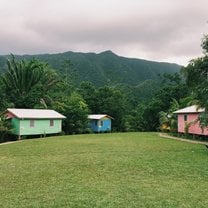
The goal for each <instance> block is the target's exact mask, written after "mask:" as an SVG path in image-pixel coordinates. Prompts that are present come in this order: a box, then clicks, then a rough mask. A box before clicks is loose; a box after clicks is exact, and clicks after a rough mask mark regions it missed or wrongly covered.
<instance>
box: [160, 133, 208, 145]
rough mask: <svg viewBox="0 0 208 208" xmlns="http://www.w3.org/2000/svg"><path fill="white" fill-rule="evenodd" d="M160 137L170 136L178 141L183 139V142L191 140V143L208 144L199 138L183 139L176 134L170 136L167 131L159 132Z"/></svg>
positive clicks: (169, 137)
mask: <svg viewBox="0 0 208 208" xmlns="http://www.w3.org/2000/svg"><path fill="white" fill-rule="evenodd" d="M159 136H160V137H164V138H168V139H175V140H178V141H182V142H189V143H193V144H204V145H208V142H202V141H197V140H190V139H182V138H179V137H175V136H170V135H168V134H166V133H159Z"/></svg>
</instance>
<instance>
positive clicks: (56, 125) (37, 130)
mask: <svg viewBox="0 0 208 208" xmlns="http://www.w3.org/2000/svg"><path fill="white" fill-rule="evenodd" d="M6 117H7V118H8V119H11V124H12V133H13V134H15V135H17V136H18V137H19V139H20V138H21V136H23V135H45V134H55V133H59V132H61V131H62V119H64V118H65V116H63V115H62V114H60V113H58V112H56V111H54V110H48V109H16V108H8V109H7V111H6Z"/></svg>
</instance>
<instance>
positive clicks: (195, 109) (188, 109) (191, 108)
mask: <svg viewBox="0 0 208 208" xmlns="http://www.w3.org/2000/svg"><path fill="white" fill-rule="evenodd" d="M204 110H205V109H204V108H198V106H197V105H192V106H189V107H186V108H183V109H180V110H177V111H175V112H173V113H201V112H204Z"/></svg>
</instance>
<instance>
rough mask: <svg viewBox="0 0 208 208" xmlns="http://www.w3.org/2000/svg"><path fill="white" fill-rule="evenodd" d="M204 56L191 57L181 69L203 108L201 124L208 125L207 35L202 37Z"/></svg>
mask: <svg viewBox="0 0 208 208" xmlns="http://www.w3.org/2000/svg"><path fill="white" fill-rule="evenodd" d="M201 46H202V49H203V50H204V56H203V57H199V58H196V59H193V60H192V61H190V63H189V64H188V66H187V67H184V68H183V69H182V72H183V74H184V75H185V78H186V82H187V85H188V86H189V88H190V89H191V90H192V93H193V96H194V98H195V99H196V100H197V101H198V102H197V104H198V106H199V107H204V108H205V113H204V115H203V116H202V120H203V122H201V124H203V126H207V125H208V35H205V36H204V38H203V39H202V44H201Z"/></svg>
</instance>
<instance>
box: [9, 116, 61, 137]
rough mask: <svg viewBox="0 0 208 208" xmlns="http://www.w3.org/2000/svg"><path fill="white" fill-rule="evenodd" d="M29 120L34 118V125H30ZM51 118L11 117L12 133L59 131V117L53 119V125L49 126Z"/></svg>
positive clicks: (26, 133)
mask: <svg viewBox="0 0 208 208" xmlns="http://www.w3.org/2000/svg"><path fill="white" fill-rule="evenodd" d="M30 120H34V127H31V126H30ZM50 120H51V119H18V118H13V119H12V125H13V127H14V129H13V131H12V132H13V133H14V134H16V135H38V134H54V133H59V132H61V123H62V120H61V119H53V120H54V125H53V126H50Z"/></svg>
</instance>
